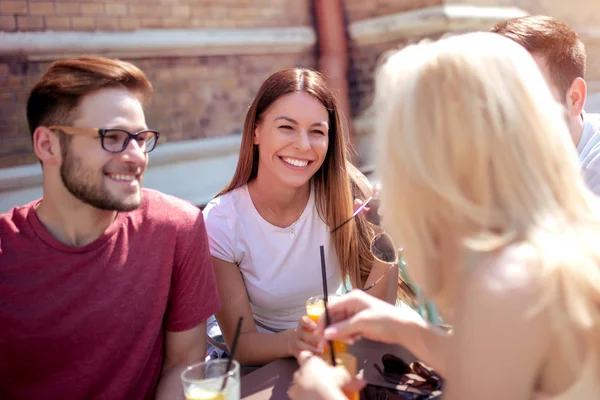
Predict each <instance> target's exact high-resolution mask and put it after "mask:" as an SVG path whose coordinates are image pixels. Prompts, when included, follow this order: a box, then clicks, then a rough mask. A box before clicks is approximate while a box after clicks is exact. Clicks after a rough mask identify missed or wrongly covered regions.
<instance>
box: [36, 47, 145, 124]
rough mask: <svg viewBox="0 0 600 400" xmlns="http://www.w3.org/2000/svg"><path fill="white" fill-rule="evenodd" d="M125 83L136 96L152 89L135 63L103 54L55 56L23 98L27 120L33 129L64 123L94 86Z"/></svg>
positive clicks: (143, 96) (102, 86) (96, 87)
mask: <svg viewBox="0 0 600 400" xmlns="http://www.w3.org/2000/svg"><path fill="white" fill-rule="evenodd" d="M119 86H122V87H125V88H126V89H128V90H130V91H131V92H133V93H135V94H136V95H137V96H138V97H139V98H140V100H142V101H146V100H148V99H149V98H150V97H151V95H152V92H153V89H152V84H151V83H150V81H148V78H146V75H145V74H144V73H143V72H142V71H141V70H140V69H139V68H138V67H136V66H135V65H133V64H131V63H128V62H125V61H120V60H113V59H110V58H105V57H93V56H82V57H77V58H70V59H66V60H59V61H56V62H54V63H52V65H50V68H49V69H48V70H47V71H46V73H44V75H42V77H41V78H40V80H39V82H38V83H36V85H35V86H34V87H33V88H32V89H31V92H30V94H29V99H28V100H27V123H28V124H29V131H30V132H31V135H32V136H33V132H34V131H35V129H36V128H37V127H38V126H42V125H46V126H49V125H68V124H70V123H71V122H72V120H73V119H74V115H73V110H74V109H75V108H76V107H77V106H78V105H79V103H80V101H81V99H82V98H83V97H84V96H85V95H87V94H90V93H92V92H94V91H96V90H98V89H103V88H107V87H119Z"/></svg>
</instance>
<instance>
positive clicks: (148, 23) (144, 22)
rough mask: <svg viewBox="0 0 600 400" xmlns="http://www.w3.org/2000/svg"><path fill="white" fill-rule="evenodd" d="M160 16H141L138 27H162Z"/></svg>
mask: <svg viewBox="0 0 600 400" xmlns="http://www.w3.org/2000/svg"><path fill="white" fill-rule="evenodd" d="M162 26H163V24H162V18H142V19H141V20H140V28H144V29H154V28H162Z"/></svg>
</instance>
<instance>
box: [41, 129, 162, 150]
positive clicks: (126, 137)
mask: <svg viewBox="0 0 600 400" xmlns="http://www.w3.org/2000/svg"><path fill="white" fill-rule="evenodd" d="M48 129H50V130H57V131H61V132H64V133H66V134H68V135H98V136H100V144H101V145H102V148H103V149H104V150H106V151H108V152H109V153H120V152H122V151H123V150H125V149H126V148H127V145H128V144H129V141H130V140H131V139H133V140H135V141H136V142H137V143H138V146H139V147H140V149H141V150H142V151H143V152H144V153H150V152H151V151H152V150H154V148H155V147H156V143H157V142H158V137H159V136H160V133H159V132H157V131H153V130H148V129H146V130H142V131H139V132H136V133H129V132H128V131H126V130H125V129H118V128H110V129H98V128H79V127H75V126H57V125H53V126H49V127H48Z"/></svg>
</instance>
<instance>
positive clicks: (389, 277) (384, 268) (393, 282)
mask: <svg viewBox="0 0 600 400" xmlns="http://www.w3.org/2000/svg"><path fill="white" fill-rule="evenodd" d="M380 279H381V280H380ZM373 283H374V284H375V286H373V287H371V288H370V289H369V291H368V292H367V293H369V294H370V295H371V296H373V297H377V298H378V299H380V300H383V301H385V302H387V303H389V304H392V305H395V304H396V299H397V298H398V267H397V266H390V265H388V264H384V263H380V262H379V261H375V262H374V263H373V268H372V269H371V274H369V279H367V282H366V283H365V288H368V287H370V286H371V285H372V284H373Z"/></svg>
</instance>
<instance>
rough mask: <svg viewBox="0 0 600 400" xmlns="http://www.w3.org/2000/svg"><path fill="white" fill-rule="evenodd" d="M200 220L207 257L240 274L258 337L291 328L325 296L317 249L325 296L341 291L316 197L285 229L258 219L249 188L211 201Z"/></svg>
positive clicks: (335, 260)
mask: <svg viewBox="0 0 600 400" xmlns="http://www.w3.org/2000/svg"><path fill="white" fill-rule="evenodd" d="M203 214H204V219H205V221H206V230H207V231H208V238H209V244H210V251H211V254H212V255H213V256H214V257H216V258H219V259H221V260H223V261H226V262H231V263H235V264H237V265H238V266H239V268H240V271H241V273H242V276H243V278H244V283H245V285H246V291H247V293H248V297H249V300H250V306H251V308H252V312H253V314H254V319H255V321H256V322H257V324H258V325H259V326H258V329H259V331H263V332H264V331H268V330H265V329H264V328H261V327H260V325H263V326H266V327H270V328H274V329H276V330H281V329H291V328H295V327H296V326H297V324H298V319H299V318H300V317H301V316H302V315H305V314H306V310H305V304H306V300H307V299H308V298H309V297H311V296H315V295H320V294H323V284H322V281H321V255H320V251H319V246H321V245H323V246H324V247H325V260H326V263H327V282H328V285H327V286H328V291H329V292H330V293H336V292H340V291H341V290H342V278H341V274H340V269H339V262H338V259H337V254H336V252H335V248H334V244H333V241H332V235H331V234H330V229H329V227H328V226H327V224H325V222H324V221H323V220H322V219H321V218H320V216H319V214H318V212H317V208H316V205H315V195H314V192H311V194H310V198H309V200H308V203H307V205H306V208H305V209H304V211H303V212H302V214H301V215H300V217H299V218H298V220H297V221H296V222H294V223H293V224H292V225H290V226H289V227H286V228H280V227H277V226H274V225H271V224H270V223H269V222H267V221H266V220H265V219H264V218H262V216H261V215H260V214H259V213H258V211H257V210H256V207H255V206H254V203H253V202H252V199H251V197H250V193H249V192H248V186H247V185H244V186H242V187H239V188H237V189H235V190H233V191H231V192H229V193H227V194H225V195H223V196H220V197H217V198H216V199H214V200H212V201H211V202H210V203H208V205H207V206H206V207H205V208H204V210H203Z"/></svg>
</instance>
